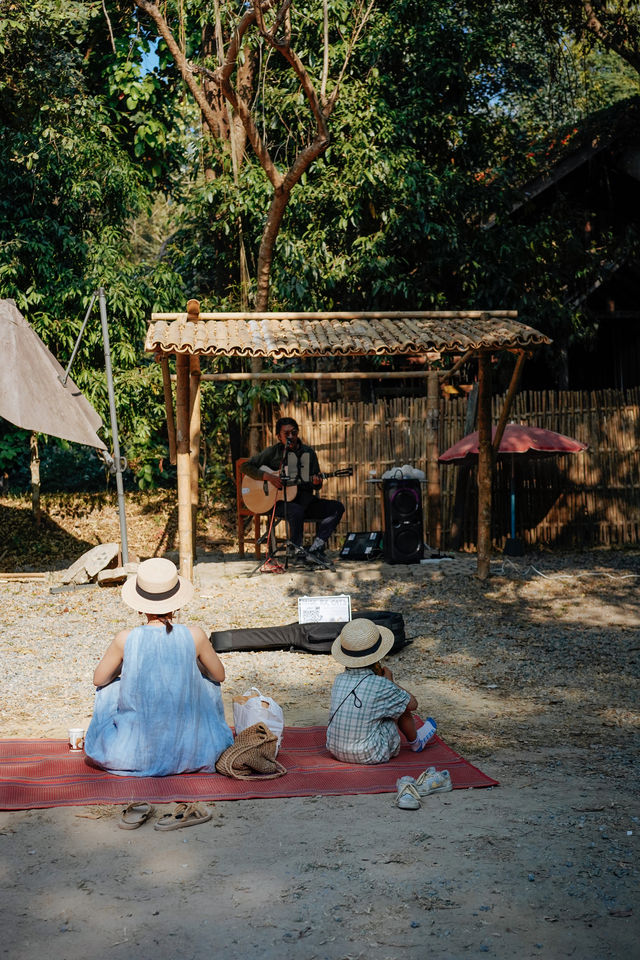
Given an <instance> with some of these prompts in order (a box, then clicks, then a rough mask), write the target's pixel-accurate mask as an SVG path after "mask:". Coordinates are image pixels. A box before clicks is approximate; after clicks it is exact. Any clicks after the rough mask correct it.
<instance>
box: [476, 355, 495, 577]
mask: <svg viewBox="0 0 640 960" xmlns="http://www.w3.org/2000/svg"><path fill="white" fill-rule="evenodd" d="M492 476H493V448H492V446H491V356H490V354H488V353H481V354H480V355H479V357H478V566H477V576H478V579H479V580H486V579H488V577H489V576H490V575H491V480H492Z"/></svg>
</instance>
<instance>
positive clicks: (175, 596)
mask: <svg viewBox="0 0 640 960" xmlns="http://www.w3.org/2000/svg"><path fill="white" fill-rule="evenodd" d="M121 595H122V599H123V600H124V602H125V603H126V604H127V606H128V607H133V609H134V610H138V611H139V612H140V613H173V611H174V610H178V609H179V608H180V607H183V606H184V605H185V603H188V602H189V600H191V597H192V596H193V585H192V584H191V583H190V582H189V580H185V578H184V577H180V576H178V571H177V569H176V565H175V563H172V562H171V560H165V559H164V558H162V557H152V559H151V560H143V561H142V563H141V564H140V566H139V567H138V572H137V574H136V575H135V576H133V577H129V579H128V580H127V582H126V583H125V584H124V586H123V587H122V594H121Z"/></svg>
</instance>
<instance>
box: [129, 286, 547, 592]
mask: <svg viewBox="0 0 640 960" xmlns="http://www.w3.org/2000/svg"><path fill="white" fill-rule="evenodd" d="M550 342H551V341H550V340H549V338H548V337H546V336H545V335H544V334H543V333H540V331H539V330H535V329H534V328H533V327H529V326H526V325H525V324H523V323H520V322H519V321H518V320H517V313H516V311H513V310H486V311H484V310H459V311H454V310H440V311H401V312H380V311H378V312H366V313H355V312H346V311H332V312H323V313H297V312H282V313H202V314H201V313H200V304H199V302H198V301H197V300H190V301H189V302H188V304H187V310H186V311H185V312H184V313H154V314H152V316H151V324H150V326H149V329H148V332H147V338H146V343H145V349H146V350H148V351H150V352H153V353H155V354H156V356H158V357H159V359H160V360H161V361H162V364H163V375H164V383H165V398H166V400H167V419H168V425H169V439H170V450H172V453H173V455H174V456H175V460H176V461H177V464H178V529H179V549H180V572H181V573H182V574H183V575H184V576H189V577H190V576H191V575H192V571H193V549H194V545H195V515H196V509H197V502H198V448H199V442H200V440H199V438H200V410H199V407H200V380H201V379H202V378H203V376H204V377H206V379H211V380H236V379H252V380H258V379H269V380H277V379H312V378H313V379H318V378H328V379H331V378H334V377H343V378H344V377H351V376H353V377H358V378H363V377H371V378H380V377H381V376H385V374H384V373H381V372H380V371H376V372H373V373H365V372H361V371H358V372H357V373H344V372H341V373H337V372H330V371H326V372H324V371H323V372H321V373H290V372H287V373H279V372H278V371H277V370H270V371H268V372H262V373H257V372H252V373H247V372H240V371H237V372H228V373H217V374H205V375H202V374H201V372H200V357H238V358H249V359H252V360H259V359H266V358H270V359H271V360H274V361H278V360H282V359H293V358H311V357H377V356H419V355H425V354H426V356H427V359H428V360H429V361H430V362H432V363H433V362H435V361H437V360H439V359H440V358H441V357H442V356H445V355H452V354H453V355H456V356H457V360H456V362H455V363H454V364H453V366H452V367H450V368H449V369H448V370H445V371H438V370H433V369H430V370H429V371H427V373H426V374H418V376H426V378H427V392H428V397H429V409H430V413H429V415H428V417H427V423H426V424H425V445H426V447H427V450H428V458H427V459H428V475H427V501H428V517H429V518H430V519H429V522H430V528H431V518H439V497H440V493H439V474H438V455H439V450H438V429H437V423H438V411H439V384H440V382H441V381H442V380H443V379H446V378H447V377H449V376H451V374H452V373H453V372H454V371H455V370H457V369H458V368H459V367H460V366H461V365H462V364H463V363H465V362H467V361H469V360H470V359H471V358H473V357H475V358H477V360H478V429H479V432H480V456H479V460H478V487H479V498H478V499H479V513H478V575H479V576H480V577H482V578H484V577H486V576H488V574H489V556H490V547H491V474H492V469H493V452H494V448H495V449H496V450H497V449H498V447H499V445H500V440H501V438H502V432H503V430H504V426H505V424H506V421H507V416H508V412H509V407H510V405H511V401H512V399H513V395H514V394H515V392H516V389H517V384H518V380H519V377H520V373H521V370H522V365H523V363H524V359H525V356H526V355H527V353H529V352H530V351H532V350H535V349H537V348H538V347H540V346H542V345H543V344H549V343H550ZM503 351H509V352H512V353H515V354H516V355H517V362H516V366H515V370H514V374H513V377H512V381H511V385H510V387H509V391H508V393H507V398H506V401H505V407H504V409H503V412H502V415H501V418H500V422H499V424H498V428H497V431H496V436H495V439H494V442H493V446H492V441H491V360H490V358H491V356H492V355H493V354H495V353H498V352H503ZM172 354H174V355H175V357H176V419H177V423H176V429H175V433H174V428H173V401H172V395H171V382H170V375H169V367H168V357H169V356H171V355H172ZM386 375H387V376H393V375H394V374H386ZM395 375H396V376H407V374H405V373H403V374H395ZM437 522H439V521H437ZM434 535H435V536H438V535H439V533H438V530H435V533H434ZM434 542H436V541H434Z"/></svg>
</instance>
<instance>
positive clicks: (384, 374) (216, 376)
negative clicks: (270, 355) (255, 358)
mask: <svg viewBox="0 0 640 960" xmlns="http://www.w3.org/2000/svg"><path fill="white" fill-rule="evenodd" d="M428 376H429V371H428V370H420V371H415V370H404V371H403V370H385V371H380V372H379V373H378V372H375V371H370V372H367V371H363V370H354V371H353V372H351V373H346V372H344V371H335V372H332V371H330V370H322V371H314V372H313V373H312V372H309V373H289V372H286V373H275V372H271V373H203V374H202V379H203V380H207V381H208V382H215V381H219V382H224V381H225V380H417V379H419V378H422V379H425V378H426V377H428ZM174 379H175V378H174Z"/></svg>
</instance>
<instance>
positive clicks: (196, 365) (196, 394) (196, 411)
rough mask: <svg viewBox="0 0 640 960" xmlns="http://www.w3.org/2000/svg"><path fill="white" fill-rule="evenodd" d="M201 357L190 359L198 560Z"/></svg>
mask: <svg viewBox="0 0 640 960" xmlns="http://www.w3.org/2000/svg"><path fill="white" fill-rule="evenodd" d="M200 430H201V415H200V357H197V356H195V357H194V356H192V357H190V358H189V457H190V473H191V531H192V541H193V559H194V561H195V559H196V536H197V522H198V503H199V480H200Z"/></svg>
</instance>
